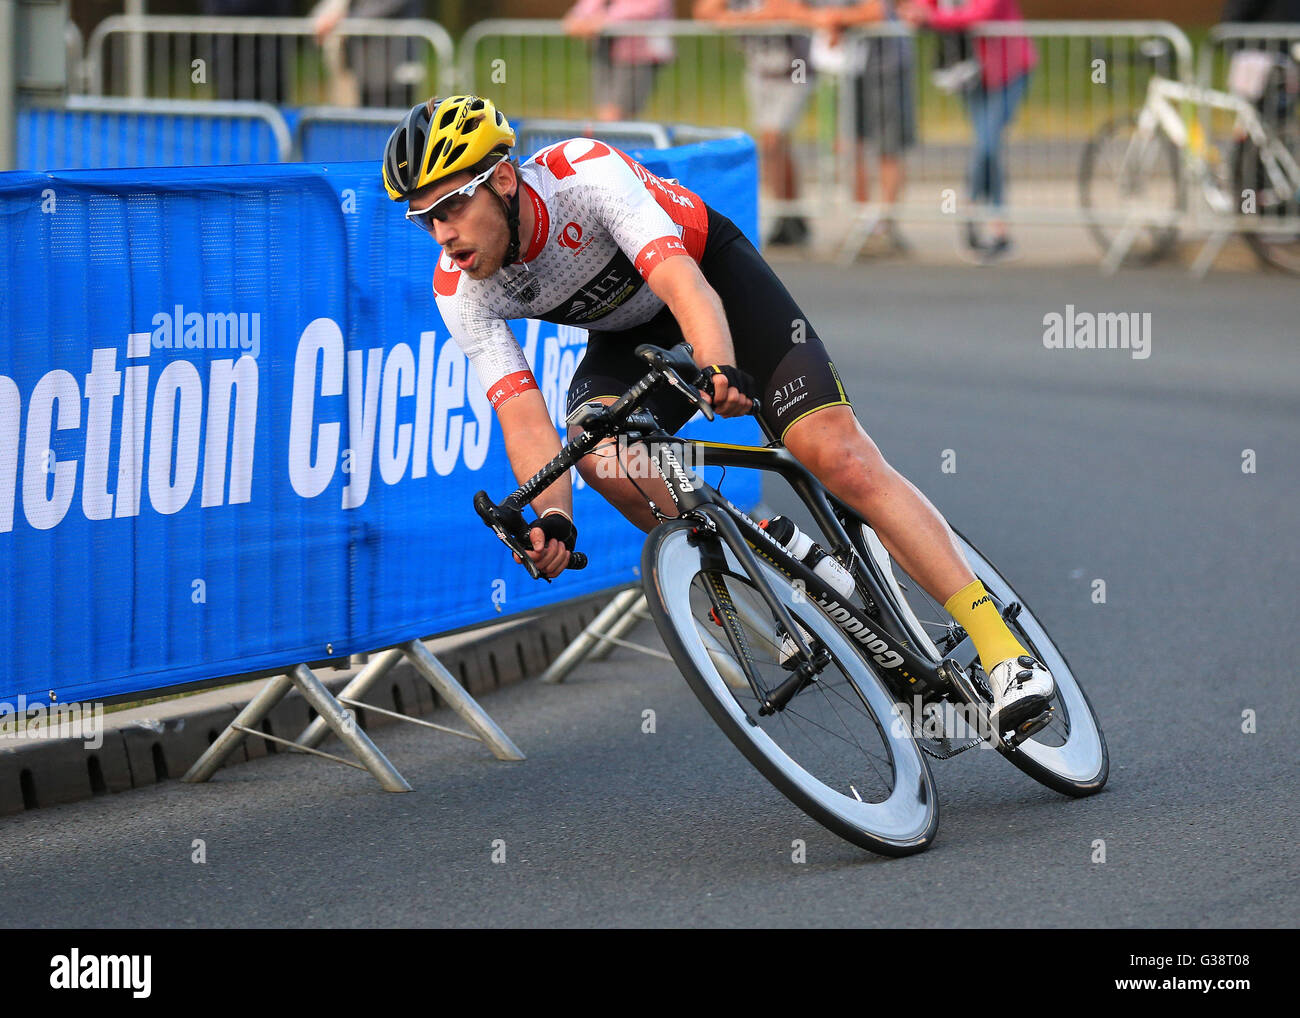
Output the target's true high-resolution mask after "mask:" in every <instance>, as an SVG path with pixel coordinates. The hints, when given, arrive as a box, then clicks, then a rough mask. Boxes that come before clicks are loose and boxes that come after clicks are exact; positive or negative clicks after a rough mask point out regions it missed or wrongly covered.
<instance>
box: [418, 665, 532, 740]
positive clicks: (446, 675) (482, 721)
mask: <svg viewBox="0 0 1300 1018" xmlns="http://www.w3.org/2000/svg"><path fill="white" fill-rule="evenodd" d="M398 649H400V650H402V651H404V652H405V654H406V657H407V659H408V660H409V661H410V662H411V664H412V665H413V666H414V667H415V670H416V671H418V672H419V673H420V674H421V675H423V676H424V678H425V680H426V681H427V682H428V683H429V685H431V686H432V687H433V689H434V692H436V693H437V694H438V695H439V696H441V697H442V699H443V701H444V702H445V703H446V704H447V705H448V706H450V707H451V709H452V710H454V711H455V712H456V713H457V714H459V715H460V716H461V717H462V718H464V719H465V721H466V723H467V724H468V725H469V726H470V727H471V728H473V729H474V731H475V732H477V733H478V737H479V739H480V740H482V742H483V743H484V745H486V746H487V747H488V749H490V750H491V751H492V755H493V756H495V757H496V758H497V759H498V760H523V759H524V754H523V753H521V752H520V751H519V747H518V746H516V745H515V744H514V743H513V742H511V741H510V737H509V736H508V735H506V733H505V732H503V731H502V730H501V728H500V727H499V726H498V725H497V723H496V722H495V721H493V720H492V719H491V718H490V717H488V715H487V713H486V712H485V711H484V710H483V708H482V707H480V706H479V705H478V704H477V703H475V701H474V698H473V697H471V696H470V695H469V694H468V693H467V692H465V690H464V689H462V688H461V686H460V683H459V682H457V681H456V680H455V679H454V678H453V677H452V675H451V673H450V672H449V671H447V669H446V668H444V667H443V666H442V662H441V661H439V660H438V659H437V658H436V657H434V656H433V654H432V653H430V651H429V648H428V647H426V646H425V645H424V644H423V643H421V642H420V641H419V640H411V641H410V642H409V643H404V644H402V645H401V647H400V648H398Z"/></svg>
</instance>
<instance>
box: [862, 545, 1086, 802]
mask: <svg viewBox="0 0 1300 1018" xmlns="http://www.w3.org/2000/svg"><path fill="white" fill-rule="evenodd" d="M848 530H849V536H850V537H851V538H852V540H853V542H854V544H855V545H857V550H858V553H859V554H861V555H870V556H871V557H873V558H874V559H875V560H876V561H877V563H879V564H880V566H881V568H882V571H883V572H884V573H885V575H886V576H887V577H888V578H889V581H890V593H892V595H893V596H894V597H895V599H896V600H897V601H898V603H899V607H900V616H901V617H902V619H903V621H904V623H905V624H906V625H907V627H908V628H909V629H910V630H911V634H910V635H911V636H912V637H913V638H914V639H915V640H916V642H917V644H918V645H919V646H921V647H922V648H924V649H925V650H927V651H928V652H930V653H932V654H933V655H934V656H935V657H936V658H941V657H946V656H948V655H949V654H950V653H960V652H959V651H958V650H957V648H958V646H959V645H960V644H959V637H961V636H962V635H963V634H961V633H960V632H959V631H958V628H957V623H956V622H955V621H954V620H953V618H952V616H951V615H949V614H948V612H947V611H945V610H944V608H943V606H942V605H940V604H939V603H938V602H937V601H936V600H935V599H934V598H932V597H931V596H930V595H929V594H927V593H926V592H925V591H924V590H922V589H921V586H920V584H918V583H917V582H916V581H915V580H913V579H912V578H911V577H910V576H909V575H908V574H907V573H906V572H905V571H904V570H903V568H902V567H901V566H900V565H898V563H897V562H895V561H894V560H893V559H892V558H891V557H890V556H889V553H888V552H887V551H886V550H885V548H884V545H883V544H882V543H881V541H880V539H879V538H878V537H877V536H876V534H875V531H873V530H872V529H871V527H869V526H868V525H867V524H866V523H863V522H862V521H861V520H858V521H857V525H856V526H853V527H849V528H848ZM953 533H954V534H955V535H956V537H957V543H958V544H959V545H960V546H961V550H962V552H963V553H964V554H965V556H966V561H967V563H968V564H969V565H970V568H971V571H972V572H973V573H974V574H975V576H976V577H977V578H978V579H979V581H980V582H981V583H983V584H984V589H985V590H987V591H988V592H989V593H990V594H991V595H992V596H993V599H994V601H996V602H997V604H998V607H999V608H1000V609H1002V610H1003V617H1004V619H1005V620H1006V622H1007V627H1008V628H1009V629H1010V630H1011V632H1012V633H1013V634H1014V635H1015V637H1016V639H1017V640H1019V641H1020V643H1021V644H1022V645H1023V646H1024V647H1025V648H1026V649H1027V650H1028V651H1029V652H1030V653H1031V654H1033V655H1034V656H1035V657H1037V658H1038V660H1039V661H1041V662H1042V663H1043V664H1044V665H1046V666H1047V668H1048V670H1050V671H1051V673H1052V678H1053V680H1055V682H1056V693H1055V694H1054V695H1053V697H1052V701H1051V705H1052V708H1053V718H1052V720H1051V722H1050V723H1049V724H1048V726H1047V727H1046V728H1044V729H1043V730H1042V731H1040V732H1038V733H1037V734H1035V735H1033V736H1032V737H1030V738H1029V739H1027V740H1025V741H1024V742H1022V743H1021V744H1020V745H1019V746H1018V747H1016V748H1015V749H1010V750H1008V749H1002V750H1000V752H1002V754H1003V756H1005V757H1006V758H1007V759H1008V760H1010V761H1011V762H1012V763H1013V764H1015V765H1016V766H1017V767H1019V768H1020V769H1021V770H1022V771H1024V772H1025V773H1026V774H1028V775H1029V776H1030V777H1031V778H1033V779H1034V780H1035V781H1038V782H1041V783H1042V784H1044V785H1046V786H1048V787H1049V788H1052V789H1055V790H1056V791H1058V792H1061V793H1062V794H1064V795H1070V796H1075V797H1082V796H1086V795H1092V794H1093V793H1095V792H1099V791H1101V789H1102V787H1103V786H1104V785H1105V784H1106V778H1107V777H1108V776H1109V774H1110V753H1109V751H1108V750H1107V748H1106V737H1105V736H1104V735H1103V734H1102V730H1101V724H1100V723H1099V722H1098V720H1097V714H1096V712H1095V711H1094V710H1093V709H1092V704H1091V703H1090V702H1089V700H1088V695H1087V694H1086V693H1085V692H1084V691H1083V687H1082V686H1081V685H1080V684H1079V680H1078V679H1077V678H1076V677H1075V674H1074V669H1072V668H1071V667H1070V663H1069V662H1068V661H1066V659H1065V655H1064V654H1062V653H1061V651H1060V648H1058V647H1057V646H1056V643H1055V642H1054V641H1053V640H1052V638H1051V636H1049V635H1048V633H1047V630H1046V629H1045V628H1044V627H1043V624H1042V622H1041V621H1040V620H1039V618H1038V616H1037V615H1035V614H1034V612H1033V610H1032V609H1031V608H1030V607H1029V605H1028V604H1026V603H1025V599H1024V598H1023V597H1021V596H1020V595H1019V594H1017V593H1016V592H1015V590H1014V589H1012V586H1011V584H1010V583H1008V582H1007V580H1006V578H1005V577H1003V575H1002V574H1001V573H1000V572H999V571H998V570H997V568H996V567H995V566H994V565H993V563H992V562H990V561H989V560H988V559H987V558H986V557H985V556H984V555H983V553H981V552H980V550H979V549H978V548H976V547H975V546H974V545H973V544H971V543H970V541H968V540H967V539H966V538H965V537H964V536H962V534H961V533H960V532H958V531H957V530H955V529H954V530H953ZM1011 605H1018V606H1019V610H1018V611H1017V610H1016V609H1014V608H1012V609H1011V611H1010V612H1008V611H1006V610H1005V609H1007V607H1008V606H1011ZM964 646H965V647H966V654H967V656H971V657H973V653H974V652H973V648H971V647H970V645H969V643H965V644H964ZM959 663H960V664H962V665H966V664H968V662H967V661H966V660H961V659H959ZM975 675H976V677H977V679H978V682H977V687H981V692H983V693H984V694H985V696H986V697H987V696H988V689H987V684H986V680H985V676H984V673H983V671H981V670H979V669H978V668H976V670H975Z"/></svg>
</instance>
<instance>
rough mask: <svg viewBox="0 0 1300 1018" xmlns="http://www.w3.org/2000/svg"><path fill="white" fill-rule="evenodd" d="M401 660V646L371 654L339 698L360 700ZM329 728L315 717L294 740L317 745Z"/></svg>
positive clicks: (321, 718)
mask: <svg viewBox="0 0 1300 1018" xmlns="http://www.w3.org/2000/svg"><path fill="white" fill-rule="evenodd" d="M400 660H402V648H401V647H390V648H389V649H388V650H385V651H382V652H380V653H379V654H372V655H370V660H369V661H368V662H367V663H366V666H365V667H364V668H362V669H361V671H359V672H357V674H356V675H354V676H353V677H352V679H351V680H350V681H349V682H348V684H347V685H346V686H344V687H343V689H342V690H340V691H339V695H338V699H339V700H340V701H342V700H348V699H352V700H360V699H361V698H362V697H364V696H365V695H366V694H367V693H368V692H370V689H371V687H372V686H374V684H375V683H376V682H378V681H379V680H380V679H382V678H383V677H384V676H385V675H386V674H387V673H388V671H389V670H390V669H391V668H392V667H393V665H395V664H397V662H398V661H400ZM329 730H330V729H329V725H328V724H327V723H326V721H325V719H324V718H323V717H317V718H313V719H312V721H311V723H310V724H309V725H308V726H307V727H306V728H304V729H303V730H302V733H301V734H300V735H299V736H298V738H296V739H294V740H293V741H294V742H296V743H297V744H298V745H299V746H309V747H316V746H319V745H320V744H321V743H322V742H324V741H325V736H327V735H328V734H329Z"/></svg>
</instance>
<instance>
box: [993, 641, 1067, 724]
mask: <svg viewBox="0 0 1300 1018" xmlns="http://www.w3.org/2000/svg"><path fill="white" fill-rule="evenodd" d="M989 686H990V687H991V688H992V690H993V709H992V710H991V711H990V718H991V720H992V722H993V727H994V728H995V729H996V730H997V731H998V732H999V733H1002V732H1014V733H1015V738H1016V739H1017V740H1019V739H1023V738H1028V737H1029V736H1030V735H1033V734H1034V733H1035V732H1037V731H1038V730H1040V729H1041V728H1043V727H1044V726H1046V724H1047V723H1048V721H1050V720H1051V714H1050V713H1049V707H1050V701H1051V699H1052V694H1053V693H1055V692H1056V683H1055V682H1054V681H1053V680H1052V673H1051V672H1049V671H1048V670H1047V669H1046V668H1044V667H1043V666H1042V665H1041V664H1040V663H1039V662H1038V661H1036V660H1035V659H1034V658H1032V657H1030V656H1029V655H1028V654H1021V655H1019V656H1018V657H1009V658H1007V659H1006V660H1005V661H1003V662H1002V663H1001V664H998V665H995V666H994V668H993V671H992V672H990V673H989Z"/></svg>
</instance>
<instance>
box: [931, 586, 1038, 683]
mask: <svg viewBox="0 0 1300 1018" xmlns="http://www.w3.org/2000/svg"><path fill="white" fill-rule="evenodd" d="M943 608H944V611H946V612H947V613H948V614H949V615H951V616H952V617H953V618H954V619H956V620H957V624H958V625H960V626H961V627H962V628H963V629H965V630H966V632H967V633H969V634H970V638H971V641H972V642H973V643H974V644H975V649H976V650H977V651H979V655H980V667H982V668H983V669H984V671H985V672H990V671H992V670H993V668H994V667H995V666H997V665H999V664H1001V663H1002V662H1003V661H1005V660H1006V659H1007V658H1009V657H1017V656H1018V655H1020V654H1028V653H1029V652H1028V651H1027V650H1025V648H1024V647H1022V646H1020V641H1019V640H1017V639H1016V638H1015V637H1014V636H1012V635H1011V630H1010V629H1008V628H1007V624H1006V623H1005V622H1003V621H1002V616H1001V615H999V614H998V610H997V608H996V607H995V606H994V604H993V598H991V597H989V594H988V591H987V590H985V589H984V584H982V583H980V581H979V580H972V581H971V582H970V583H968V584H966V586H964V587H962V588H961V590H959V591H957V593H955V594H953V595H952V597H950V598H948V600H947V602H946V603H945V604H944V606H943Z"/></svg>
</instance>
